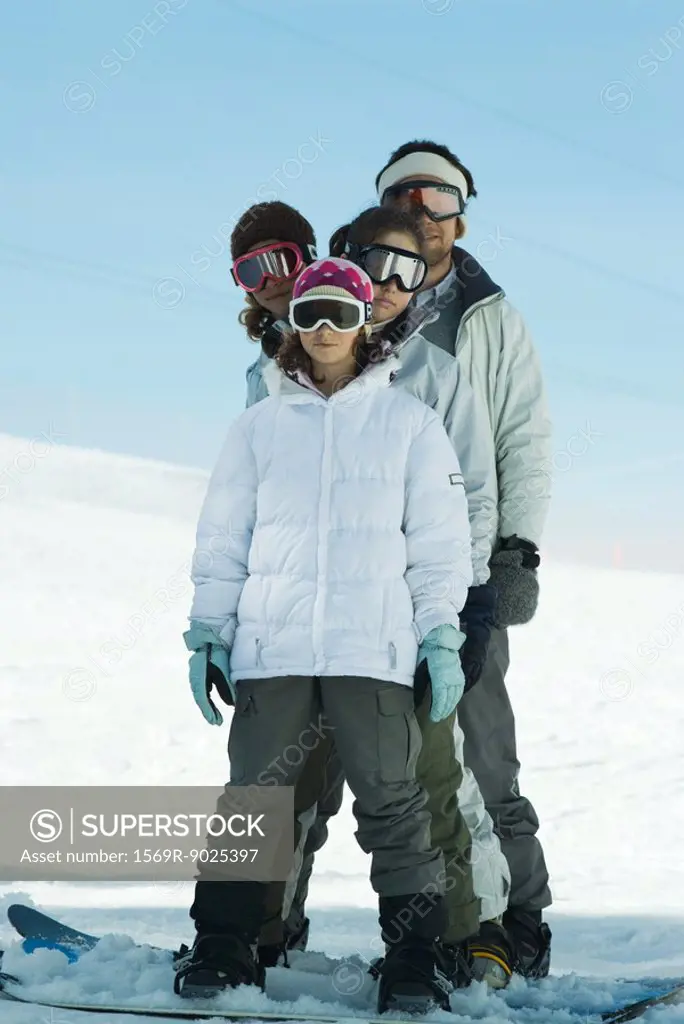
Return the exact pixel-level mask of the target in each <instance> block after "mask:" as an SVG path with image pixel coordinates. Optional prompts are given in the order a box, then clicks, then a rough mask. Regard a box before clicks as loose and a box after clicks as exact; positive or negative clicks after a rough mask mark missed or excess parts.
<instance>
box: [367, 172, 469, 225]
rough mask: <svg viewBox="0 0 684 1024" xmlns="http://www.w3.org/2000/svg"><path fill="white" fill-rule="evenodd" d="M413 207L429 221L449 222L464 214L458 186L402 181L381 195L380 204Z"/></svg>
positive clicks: (421, 181) (462, 198)
mask: <svg viewBox="0 0 684 1024" xmlns="http://www.w3.org/2000/svg"><path fill="white" fill-rule="evenodd" d="M388 202H391V203H394V204H396V205H397V206H413V207H417V208H418V209H420V210H422V211H423V212H424V213H426V214H427V215H428V217H429V218H430V219H431V220H434V221H441V220H449V219H450V218H451V217H461V216H462V215H463V214H464V213H465V199H464V197H463V193H462V192H461V190H460V188H459V187H458V185H442V184H441V183H440V182H436V181H424V180H422V179H420V178H416V179H415V180H413V181H402V182H400V183H399V184H398V185H390V187H389V188H386V189H385V191H384V192H383V194H382V203H383V205H386V204H387V203H388Z"/></svg>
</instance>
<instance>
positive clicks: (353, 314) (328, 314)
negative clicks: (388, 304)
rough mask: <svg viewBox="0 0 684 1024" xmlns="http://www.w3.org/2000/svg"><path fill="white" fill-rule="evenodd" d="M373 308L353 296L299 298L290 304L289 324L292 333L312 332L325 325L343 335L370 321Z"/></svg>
mask: <svg viewBox="0 0 684 1024" xmlns="http://www.w3.org/2000/svg"><path fill="white" fill-rule="evenodd" d="M372 315H373V306H372V305H371V303H370V302H362V301H361V299H355V298H353V296H351V295H349V296H346V295H345V296H344V297H343V296H341V295H335V296H331V297H329V298H328V297H326V296H324V295H306V294H304V295H300V296H299V298H298V299H292V301H291V302H290V323H291V324H292V326H293V327H294V329H295V330H296V331H304V332H305V333H306V332H309V331H315V330H317V329H318V328H319V327H321V326H322V325H323V324H327V325H328V327H331V328H332V330H333V331H337V332H338V333H339V334H343V333H345V332H346V331H354V330H357V329H358V328H360V327H363V325H364V324H367V323H369V322H370V319H371V317H372Z"/></svg>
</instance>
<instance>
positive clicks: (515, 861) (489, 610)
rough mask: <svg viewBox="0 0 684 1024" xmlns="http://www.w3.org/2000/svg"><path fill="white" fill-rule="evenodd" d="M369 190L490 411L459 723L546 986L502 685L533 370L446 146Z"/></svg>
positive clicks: (533, 841)
mask: <svg viewBox="0 0 684 1024" xmlns="http://www.w3.org/2000/svg"><path fill="white" fill-rule="evenodd" d="M375 184H376V188H377V192H378V200H379V202H380V203H381V204H383V205H384V204H393V205H396V206H399V207H405V208H413V209H414V210H417V211H418V212H419V213H420V214H421V223H422V226H423V230H424V242H423V247H422V255H423V257H424V258H425V259H426V261H427V263H428V267H429V270H428V275H427V278H426V280H425V283H424V285H423V288H422V290H421V292H420V293H419V294H418V296H417V298H416V303H417V305H419V306H428V307H429V308H430V309H431V310H432V312H433V316H432V318H431V321H430V322H428V323H426V324H425V325H424V326H423V328H422V333H423V335H424V336H425V337H426V338H427V339H428V341H430V342H432V343H433V344H434V345H438V346H439V347H440V348H442V349H444V350H445V351H446V352H448V353H449V354H451V355H453V356H454V357H455V358H456V359H457V360H458V361H459V364H460V366H461V369H462V370H463V372H464V374H465V376H466V377H467V378H468V379H469V381H470V383H471V385H472V387H473V390H474V391H475V393H476V395H478V396H479V397H480V399H481V400H482V402H483V403H484V404H485V406H486V408H487V410H488V414H489V424H490V428H491V437H490V438H489V439H488V440H489V446H490V453H491V467H490V471H491V473H492V479H493V481H494V482H495V487H496V488H497V489H498V516H497V521H496V522H492V524H491V536H492V543H493V552H494V553H493V556H492V559H491V563H490V570H491V576H490V584H491V585H493V586H484V587H478V588H477V591H478V593H476V594H472V595H471V599H470V600H469V602H468V605H467V607H466V608H465V609H464V621H463V625H462V628H464V630H465V632H466V634H468V632H475V633H477V634H478V635H483V631H484V633H486V632H490V636H489V643H488V648H487V658H486V662H485V665H484V669H483V672H482V674H481V676H480V679H479V681H478V682H477V683H476V684H475V685H474V686H473V687H472V688H471V689H470V690H469V691H467V692H466V693H465V695H464V696H463V698H462V700H461V702H460V704H459V707H458V719H459V723H460V726H461V728H462V730H463V733H464V735H465V750H464V757H465V763H466V765H467V766H468V767H469V768H470V769H471V770H472V772H473V773H474V775H475V778H476V779H477V782H478V784H479V786H480V790H481V792H482V795H483V797H484V801H485V804H486V807H487V810H488V811H489V813H490V815H491V817H492V818H493V820H494V823H495V827H496V831H497V833H498V835H499V837H500V839H501V845H502V849H503V852H504V854H505V855H506V858H507V860H508V863H509V867H510V870H511V890H510V894H509V906H508V910H507V911H506V914H505V915H504V918H503V924H504V926H505V928H506V930H507V932H508V935H509V937H510V938H511V940H512V941H513V943H514V945H515V947H516V951H517V964H516V969H517V970H518V972H519V973H521V974H524V975H526V976H528V977H543V976H545V975H546V974H548V970H549V963H550V942H551V932H550V930H549V928H548V925H546V924H545V923H543V922H542V913H541V912H542V910H543V909H544V908H545V907H548V906H549V905H550V903H551V893H550V890H549V884H548V872H547V868H546V864H545V860H544V854H543V851H542V847H541V844H540V842H539V840H538V838H537V834H536V833H537V830H538V827H539V820H538V818H537V815H536V813H535V810H534V808H533V806H532V804H531V803H530V801H529V800H527V799H526V798H525V797H524V796H522V795H521V793H520V790H519V786H518V773H519V769H520V765H519V762H518V758H517V753H516V738H515V719H514V716H513V710H512V708H511V703H510V700H509V696H508V693H507V690H506V682H505V677H506V671H507V669H508V665H509V649H508V633H507V630H508V627H510V626H515V625H521V624H523V623H527V622H529V621H530V620H531V619H532V617H533V616H534V614H535V611H536V608H537V599H538V581H537V571H536V570H537V567H538V565H539V551H538V548H539V544H540V542H541V536H542V531H543V527H544V524H545V521H546V515H547V510H548V504H549V497H550V495H549V473H548V467H549V464H550V459H551V454H552V451H551V424H550V421H549V417H548V413H547V406H546V398H545V394H544V386H543V382H542V375H541V368H540V364H539V360H538V357H537V353H536V351H535V348H534V345H533V343H532V340H531V338H530V336H529V334H528V331H527V329H526V327H525V324H524V322H523V319H522V317H521V315H520V313H518V311H517V310H516V309H514V307H513V306H512V305H511V304H510V303H509V302H508V300H507V299H506V297H505V294H504V292H503V290H502V289H501V288H500V287H499V286H498V285H497V284H495V283H494V282H493V281H492V279H491V278H490V276H489V275H488V274H487V273H486V271H485V270H484V268H483V267H482V266H481V265H480V264H479V263H478V261H477V260H476V259H474V257H473V256H472V255H470V254H469V253H468V252H466V250H465V249H462V248H461V247H460V246H459V245H458V242H459V241H460V240H461V239H462V238H463V236H464V235H465V233H466V226H465V211H466V206H467V203H468V201H469V200H470V199H472V198H474V197H475V196H476V195H477V192H476V189H475V185H474V182H473V177H472V174H471V173H470V171H469V170H468V169H467V167H465V166H464V165H463V164H462V163H461V161H460V160H459V159H458V158H457V157H456V156H455V155H454V154H453V153H452V152H450V150H449V149H447V147H446V146H442V145H438V144H436V143H434V142H418V141H416V142H409V143H406V144H405V145H403V146H400V147H399V149H397V150H396V151H395V152H394V153H392V155H391V156H390V158H389V160H388V162H387V164H386V165H385V167H383V169H382V170H381V171H380V173H379V174H378V176H377V178H376V182H375ZM466 613H467V615H466Z"/></svg>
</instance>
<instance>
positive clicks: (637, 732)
mask: <svg viewBox="0 0 684 1024" xmlns="http://www.w3.org/2000/svg"><path fill="white" fill-rule="evenodd" d="M205 483H206V477H205V475H204V474H203V473H201V472H199V471H197V472H195V471H193V470H189V469H186V468H182V467H172V466H167V465H163V464H159V463H153V462H148V461H143V460H135V459H132V458H129V457H116V456H112V455H105V454H102V453H98V452H84V451H78V450H75V449H69V448H65V447H61V446H58V445H53V444H52V443H51V441H50V440H49V438H48V439H47V440H46V439H45V438H43V439H42V440H40V441H38V440H36V439H34V440H33V441H30V440H28V439H26V440H22V439H16V438H10V437H4V436H0V538H1V539H0V588H1V589H0V594H1V595H2V601H1V605H0V611H1V621H2V644H1V645H0V749H1V750H2V766H3V780H2V781H3V785H5V786H19V785H45V784H50V785H66V784H80V785H84V784H86V785H95V784H98V783H102V784H109V785H112V784H127V785H142V784H160V785H170V784H175V783H177V784H184V785H209V786H215V785H217V784H220V783H221V782H222V781H223V779H224V777H225V775H226V762H227V756H226V741H227V731H228V724H227V723H226V724H225V725H224V726H223V728H222V729H216V728H211V727H210V726H208V725H206V723H205V722H204V720H203V719H202V717H201V715H200V714H199V712H198V711H197V710H196V709H195V707H194V704H193V702H192V699H191V696H190V692H189V687H188V684H187V676H186V669H187V652H186V651H185V647H184V644H183V641H182V636H181V634H182V632H183V629H184V628H185V623H186V616H187V611H188V607H189V601H190V595H191V590H190V584H189V581H188V578H187V567H188V562H189V559H190V556H191V553H192V548H193V543H194V527H195V518H196V513H197V510H198V508H199V504H200V502H201V499H202V496H203V492H204V486H205ZM607 514H608V513H607ZM541 586H542V601H541V607H540V610H539V613H538V615H537V617H536V619H535V621H534V623H533V624H531V625H530V626H528V627H526V628H524V629H520V630H513V631H512V639H511V645H512V668H511V672H510V690H511V694H512V698H513V701H514V704H515V707H516V710H517V715H518V740H519V750H520V756H521V761H522V764H523V770H522V775H521V785H522V787H523V788H524V790H525V791H526V792H527V794H528V795H529V796H530V797H531V798H532V799H533V801H534V803H535V805H536V808H537V811H538V813H539V816H540V819H541V821H542V829H541V832H540V836H541V838H542V841H543V843H544V847H545V850H546V855H547V860H548V865H549V869H550V871H551V875H552V887H553V893H554V898H555V902H554V906H553V908H552V909H551V910H550V911H549V913H548V920H549V923H550V924H551V927H552V929H553V933H554V942H553V974H554V977H553V978H552V979H550V980H549V981H547V982H545V983H544V984H543V985H541V986H539V988H538V990H537V991H536V992H531V991H526V986H525V985H524V984H523V983H522V982H519V981H516V983H515V984H514V985H513V986H512V987H511V989H510V990H509V991H508V992H507V993H506V995H505V997H501V996H495V995H492V994H487V993H485V992H484V991H480V990H479V988H478V987H476V989H475V990H473V991H471V992H469V993H459V994H458V995H457V996H455V997H454V1002H453V1008H454V1010H456V1011H457V1013H458V1014H460V1015H462V1016H461V1018H460V1019H461V1020H463V1019H464V1018H465V1019H467V1018H468V1017H469V1016H474V1017H477V1018H478V1019H483V1020H486V1021H488V1022H490V1024H494V1022H498V1021H504V1020H514V1021H523V1020H529V1021H532V1020H534V1021H541V1020H547V1019H548V1020H550V1019H553V1020H557V1021H558V1022H559V1024H562V1022H564V1021H566V1020H570V1019H572V1020H574V1021H577V1020H578V1017H577V1016H573V1017H572V1018H571V1017H570V1016H569V1015H568V1014H567V1013H566V1012H565V1010H564V1009H563V1007H565V1006H566V1005H568V1004H569V1003H571V1004H572V1006H574V1008H575V1011H576V1012H580V1011H582V1010H584V1011H586V1012H588V1011H589V1010H590V1009H591V1008H592V1007H593V1008H594V1009H604V1008H607V1007H608V1006H610V1002H611V998H613V997H614V998H616V999H618V998H619V999H621V1000H622V999H626V998H627V997H628V996H629V995H632V994H635V993H636V992H637V990H638V986H636V985H634V984H632V985H630V984H627V983H623V984H619V983H618V982H616V981H615V980H614V979H640V978H646V977H662V978H673V977H675V976H684V856H683V854H682V850H683V848H684V842H683V840H684V824H683V813H682V812H683V811H684V742H683V739H682V737H683V736H684V698H683V696H682V685H683V684H684V577H682V576H674V575H673V576H665V575H651V574H644V573H636V572H634V573H631V572H618V571H614V570H613V571H611V570H595V569H586V568H582V569H580V568H577V567H573V566H565V565H557V564H553V565H547V566H545V568H544V569H543V572H542V576H541ZM228 720H229V715H228ZM354 829H355V824H354V820H353V817H352V815H351V800H350V799H347V801H346V803H345V806H344V808H343V811H342V813H341V814H340V815H339V817H338V818H337V820H335V821H334V823H333V825H332V828H331V837H330V840H329V842H328V844H327V846H326V848H325V849H324V850H323V851H322V853H321V855H320V857H319V861H318V866H317V870H316V874H315V878H314V883H313V888H312V897H311V910H312V931H311V947H312V949H314V950H320V951H324V952H325V953H327V954H328V955H329V956H330V957H338V958H346V964H347V966H349V965H352V966H353V965H354V964H355V963H363V961H364V959H368V958H370V957H371V956H373V955H374V953H375V951H376V949H377V943H375V942H373V940H374V938H375V935H376V915H375V911H374V903H375V898H374V894H373V892H372V890H371V888H370V884H369V882H368V868H369V861H368V858H367V857H366V855H365V854H363V853H362V852H361V851H360V850H359V848H358V847H357V845H356V841H355V839H354V835H353V833H354ZM191 895H192V885H191V883H190V882H188V883H185V884H184V885H178V884H168V885H164V884H162V883H159V884H157V885H156V886H152V885H143V884H138V885H118V886H104V885H90V884H89V885H85V884H81V885H73V884H72V885H67V884H65V883H52V884H50V883H40V884H29V883H15V884H11V883H7V884H3V885H1V886H0V945H2V946H3V947H4V948H5V949H7V950H8V952H7V954H6V957H5V964H6V969H7V970H14V971H20V970H21V971H22V972H23V974H24V976H25V977H26V978H27V980H30V981H32V983H34V984H37V985H38V986H39V988H40V987H42V986H43V985H48V984H52V985H57V988H58V989H59V991H60V992H62V993H64V994H66V993H69V994H71V995H73V994H75V993H76V992H77V991H80V992H81V993H83V992H87V993H89V994H90V997H91V999H92V1000H97V1001H100V1002H103V1001H105V999H106V996H105V993H106V992H107V991H108V992H109V994H110V998H111V997H116V996H119V995H125V994H126V993H127V992H128V993H129V994H130V993H131V992H133V993H135V994H136V996H137V998H138V999H139V1001H142V1002H144V1000H145V998H148V997H149V995H150V993H154V992H156V993H157V995H156V998H155V1002H156V1003H161V1002H162V1001H164V1000H166V1001H168V999H169V998H173V997H169V986H170V977H171V974H170V968H169V966H168V963H167V962H166V961H162V962H161V963H157V964H156V965H155V954H149V953H141V952H140V951H139V950H135V949H133V950H129V951H128V953H127V954H126V959H125V964H126V966H125V968H122V967H120V966H119V962H120V961H119V960H116V961H114V962H110V958H111V957H112V955H113V951H114V950H117V949H122V950H124V949H125V947H126V942H127V940H125V939H122V938H121V937H118V938H111V939H107V941H106V942H105V943H104V944H103V945H102V946H100V947H98V950H97V951H96V952H94V953H91V954H89V955H88V957H86V958H85V959H84V960H83V961H82V962H81V964H80V965H77V966H67V964H66V961H65V958H64V957H63V956H62V955H61V954H60V953H57V952H43V953H41V954H39V955H35V956H33V957H31V958H26V959H24V960H20V957H21V956H23V954H20V953H19V951H18V949H17V947H16V945H13V943H15V940H16V935H15V933H14V932H13V931H12V929H11V928H10V927H9V925H8V924H7V923H6V919H5V913H4V907H5V906H6V905H7V904H9V903H12V902H30V901H33V902H34V903H35V905H37V906H39V907H41V908H43V909H45V910H46V911H47V912H53V913H54V912H57V913H58V914H59V915H60V916H62V917H63V918H66V919H67V920H68V922H69V923H70V924H72V925H73V926H74V927H81V928H83V929H85V930H87V931H95V932H97V933H99V934H102V933H107V934H109V933H119V935H120V933H125V934H128V935H131V936H133V937H134V938H135V939H136V940H138V941H144V942H150V943H153V944H161V945H177V944H178V943H179V942H181V941H185V942H189V941H191V938H192V929H191V927H190V924H191V923H190V921H189V918H188V914H187V908H188V906H189V903H190V900H191ZM119 955H121V954H119ZM121 962H122V963H123V962H124V961H121ZM296 966H297V964H296V963H295V965H294V967H296ZM300 966H302V967H304V966H307V968H308V969H309V973H308V974H307V975H306V976H304V975H302V974H300V972H299V971H296V972H295V970H294V968H293V970H292V971H291V972H290V973H287V972H282V971H281V972H278V974H277V975H276V974H272V976H271V977H270V978H269V993H270V994H271V995H272V996H273V997H275V998H279V997H281V998H289V999H294V998H296V996H297V995H298V994H299V993H300V992H305V993H307V994H308V995H307V996H306V998H305V1001H304V1003H300V1004H298V1007H297V1008H298V1009H299V1010H306V1009H310V1008H311V1007H312V1006H314V1005H315V1007H316V1008H317V1009H318V1010H321V1008H322V1007H321V1004H320V1003H319V1002H315V1003H311V1000H312V999H315V1000H323V1001H324V1002H326V1004H328V1003H330V1001H331V1000H335V999H337V1000H338V1007H337V1008H338V1010H339V1009H340V1005H339V1000H340V998H341V995H342V994H343V993H341V991H340V986H339V985H338V986H337V990H336V989H335V986H333V985H332V982H331V979H332V978H333V975H332V974H331V973H330V971H331V970H332V966H334V965H332V966H331V964H330V963H327V962H323V960H321V961H318V960H316V958H312V957H311V956H309V955H308V954H306V956H305V960H300ZM316 969H319V970H320V971H321V972H322V973H321V974H319V975H318V977H316V976H314V975H312V974H311V973H310V972H311V971H312V970H316ZM578 976H579V977H578ZM335 977H338V978H339V977H341V975H340V974H339V972H338V974H337V975H335ZM82 978H83V979H84V980H83V981H82V980H81V979H82ZM42 991H44V992H47V989H45V988H43V989H42ZM54 991H56V990H54V989H53V992H54ZM239 996H240V997H239V998H238V996H237V995H236V994H233V993H231V994H230V995H229V996H226V997H225V998H226V999H227V1000H228V1001H229V1002H231V1001H232V1003H233V1004H234V1005H242V1006H250V1007H251V1006H254V1007H256V1006H257V1004H261V1003H263V1005H264V1006H265V1005H266V1002H265V1001H264V1000H266V997H262V996H259V997H256V1002H255V1003H252V1002H250V1003H245V997H244V995H243V994H239ZM366 997H368V998H371V997H370V996H368V991H367V988H366V987H364V988H362V990H361V991H360V992H359V993H357V994H356V995H355V996H354V999H353V1002H354V1005H355V1008H356V1012H357V1013H362V1012H363V1010H364V1003H363V1000H364V998H366ZM525 1002H528V1003H529V1002H535V1004H536V1005H537V1007H538V1008H537V1010H535V1011H530V1010H525V1011H523V1010H522V1009H520V1008H519V1007H521V1006H522V1004H523V1003H525ZM366 1005H367V1007H368V1009H369V1010H371V1009H372V1002H371V1003H367V1004H366ZM272 1008H273V1007H272ZM327 1008H328V1009H330V1007H327ZM48 1013H49V1012H48V1011H45V1010H38V1009H36V1008H32V1007H21V1006H12V1005H11V1004H9V1003H7V1004H5V1003H2V1002H0V1020H2V1021H7V1022H8V1024H10V1022H11V1024H14V1022H16V1024H20V1022H22V1024H25V1022H29V1021H30V1022H34V1021H35V1022H37V1021H43V1020H45V1021H48V1020H50V1021H51V1022H52V1024H57V1022H58V1021H59V1022H60V1024H67V1022H70V1021H76V1020H80V1021H82V1022H83V1024H90V1022H92V1024H96V1022H99V1024H106V1022H107V1021H108V1020H109V1017H108V1015H97V1016H95V1015H92V1016H91V1015H87V1014H86V1015H84V1014H79V1015H76V1014H68V1013H65V1012H63V1011H60V1012H59V1014H54V1015H53V1016H52V1017H50V1016H49V1015H46V1014H48ZM114 1019H116V1018H112V1021H113V1020H114ZM119 1019H121V1018H119ZM451 1019H452V1020H453V1018H451ZM652 1019H653V1020H659V1021H663V1022H666V1021H667V1022H670V1021H675V1020H677V1021H684V1008H672V1009H668V1010H660V1011H654V1012H653V1014H652Z"/></svg>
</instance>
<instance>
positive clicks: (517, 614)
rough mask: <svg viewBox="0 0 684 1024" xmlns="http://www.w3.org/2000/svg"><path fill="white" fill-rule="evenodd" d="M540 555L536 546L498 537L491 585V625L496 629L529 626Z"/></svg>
mask: <svg viewBox="0 0 684 1024" xmlns="http://www.w3.org/2000/svg"><path fill="white" fill-rule="evenodd" d="M538 566H539V552H538V549H537V546H536V544H533V543H532V542H531V541H529V540H522V539H521V538H520V537H517V536H516V535H515V534H513V536H512V537H501V538H500V540H499V544H498V547H497V549H496V551H495V553H494V554H493V555H492V557H491V560H490V563H489V568H490V582H491V583H492V584H493V586H494V587H495V588H496V591H497V595H498V596H497V601H496V610H495V615H494V622H495V625H496V627H497V629H505V628H506V627H507V626H521V625H524V623H526V622H529V621H530V620H531V619H532V618H533V617H534V613H535V612H536V610H537V602H538V600H539V581H538V579H537V567H538Z"/></svg>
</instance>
